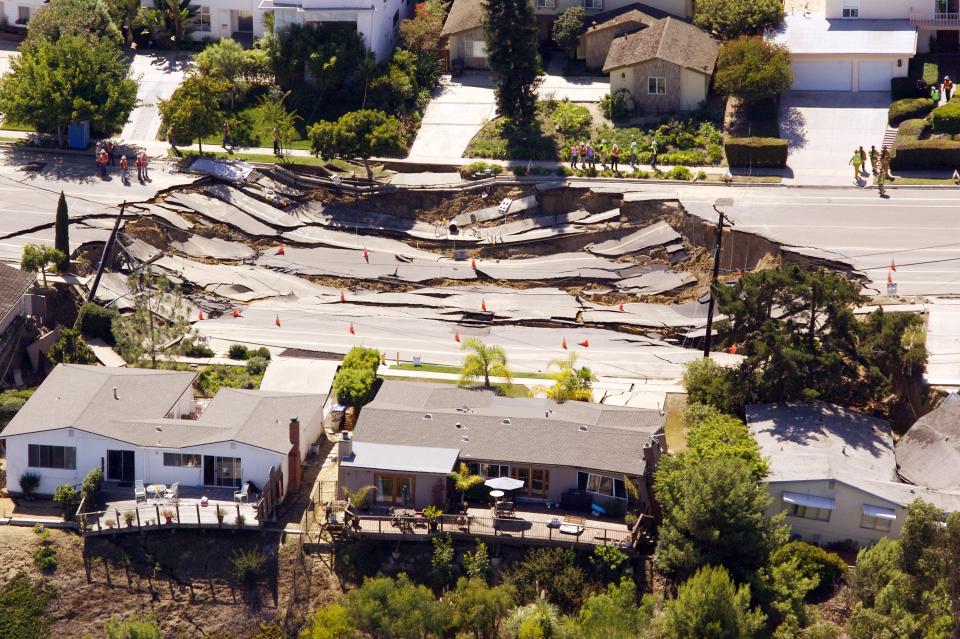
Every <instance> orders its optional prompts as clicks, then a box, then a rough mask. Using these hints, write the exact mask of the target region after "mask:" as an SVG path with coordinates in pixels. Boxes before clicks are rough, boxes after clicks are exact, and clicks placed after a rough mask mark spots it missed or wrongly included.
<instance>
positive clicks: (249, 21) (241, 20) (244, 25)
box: [237, 11, 253, 33]
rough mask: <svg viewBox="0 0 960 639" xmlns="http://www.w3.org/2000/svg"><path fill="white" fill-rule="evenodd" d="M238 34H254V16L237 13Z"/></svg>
mask: <svg viewBox="0 0 960 639" xmlns="http://www.w3.org/2000/svg"><path fill="white" fill-rule="evenodd" d="M237 33H253V14H252V13H251V12H249V11H237Z"/></svg>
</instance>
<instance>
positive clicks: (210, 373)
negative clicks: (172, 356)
mask: <svg viewBox="0 0 960 639" xmlns="http://www.w3.org/2000/svg"><path fill="white" fill-rule="evenodd" d="M261 379H262V377H261V374H253V373H251V372H249V371H248V370H247V368H246V367H245V366H233V365H230V364H214V365H212V366H207V367H206V368H204V369H203V371H202V372H201V373H200V374H199V375H197V379H196V381H195V382H194V384H193V385H194V388H195V389H196V391H197V393H199V394H200V396H201V397H213V396H214V395H216V394H217V391H219V390H220V389H221V388H244V389H254V388H257V387H258V386H259V385H260V381H261Z"/></svg>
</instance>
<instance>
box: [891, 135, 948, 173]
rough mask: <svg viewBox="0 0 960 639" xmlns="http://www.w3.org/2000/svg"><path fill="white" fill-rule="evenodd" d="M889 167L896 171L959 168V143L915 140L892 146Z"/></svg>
mask: <svg viewBox="0 0 960 639" xmlns="http://www.w3.org/2000/svg"><path fill="white" fill-rule="evenodd" d="M894 151H895V152H894V153H893V156H892V157H891V159H890V166H891V167H893V168H894V169H897V170H923V169H948V170H951V171H952V170H954V169H957V168H960V142H955V141H953V140H915V141H908V142H902V143H901V142H900V139H899V136H898V138H897V142H896V143H895V145H894Z"/></svg>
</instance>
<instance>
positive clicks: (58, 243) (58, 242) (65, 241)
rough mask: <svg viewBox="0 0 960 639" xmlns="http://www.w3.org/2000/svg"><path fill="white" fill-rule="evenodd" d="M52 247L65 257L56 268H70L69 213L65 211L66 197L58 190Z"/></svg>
mask: <svg viewBox="0 0 960 639" xmlns="http://www.w3.org/2000/svg"><path fill="white" fill-rule="evenodd" d="M53 245H54V248H56V249H57V250H58V251H60V252H61V253H63V255H64V257H65V259H64V260H63V261H62V262H60V263H59V264H57V268H59V269H60V270H61V271H65V270H67V269H68V268H70V214H69V212H68V211H67V198H66V197H64V195H63V191H60V200H59V201H58V202H57V222H56V228H55V236H54V241H53Z"/></svg>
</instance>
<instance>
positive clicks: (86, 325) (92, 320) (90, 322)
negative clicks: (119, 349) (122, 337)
mask: <svg viewBox="0 0 960 639" xmlns="http://www.w3.org/2000/svg"><path fill="white" fill-rule="evenodd" d="M117 315H118V313H117V311H116V310H115V309H113V308H104V307H102V306H99V305H97V304H94V303H93V302H86V303H85V304H84V305H83V306H81V307H80V322H79V326H80V332H81V333H83V334H84V335H86V336H87V337H90V338H97V337H99V338H100V339H102V340H103V341H104V342H106V343H107V344H110V345H111V346H113V345H114V344H115V343H116V341H115V340H114V337H113V328H112V326H113V320H114V318H116V317H117Z"/></svg>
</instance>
